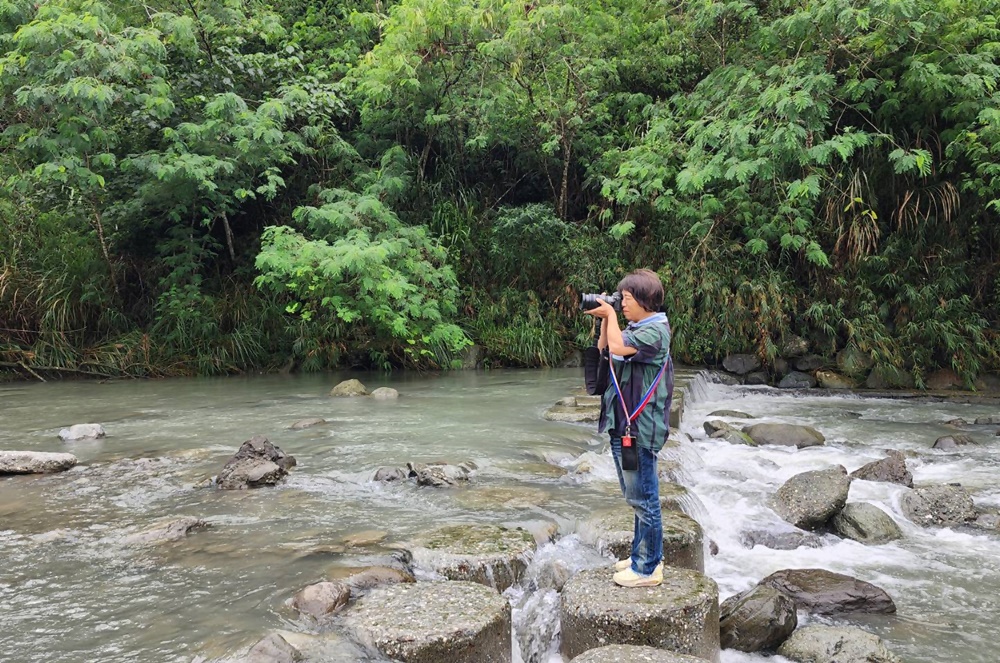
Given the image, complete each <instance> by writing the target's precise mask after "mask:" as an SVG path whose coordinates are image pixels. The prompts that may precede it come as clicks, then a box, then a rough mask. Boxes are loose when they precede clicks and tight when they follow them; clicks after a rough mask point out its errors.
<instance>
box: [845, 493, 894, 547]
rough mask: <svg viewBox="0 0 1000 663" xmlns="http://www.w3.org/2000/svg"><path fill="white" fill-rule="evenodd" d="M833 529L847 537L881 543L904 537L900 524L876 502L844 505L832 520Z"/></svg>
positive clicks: (872, 543)
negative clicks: (876, 504)
mask: <svg viewBox="0 0 1000 663" xmlns="http://www.w3.org/2000/svg"><path fill="white" fill-rule="evenodd" d="M831 524H832V526H833V530H834V531H835V532H836V533H837V534H839V535H840V536H842V537H844V538H845V539H853V540H855V541H858V542H859V543H864V544H868V545H879V544H882V543H889V542H890V541H895V540H896V539H901V538H903V532H902V530H900V529H899V525H897V524H896V521H895V520H893V519H892V518H891V517H890V516H889V514H887V513H886V512H885V511H883V510H882V509H880V508H878V507H877V506H875V505H874V504H868V503H867V502H852V503H851V504H848V505H846V506H844V508H843V509H842V510H841V512H840V513H838V514H837V515H836V516H834V517H833V520H832V521H831Z"/></svg>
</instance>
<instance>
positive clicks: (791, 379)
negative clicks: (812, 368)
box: [778, 371, 816, 389]
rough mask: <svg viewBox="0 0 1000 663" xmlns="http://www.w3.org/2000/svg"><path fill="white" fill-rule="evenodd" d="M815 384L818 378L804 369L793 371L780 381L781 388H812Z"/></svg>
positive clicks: (779, 386)
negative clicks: (803, 370) (804, 371)
mask: <svg viewBox="0 0 1000 663" xmlns="http://www.w3.org/2000/svg"><path fill="white" fill-rule="evenodd" d="M815 386H816V378H814V377H813V376H812V375H810V374H809V373H803V372H802V371H792V372H791V373H789V374H788V375H786V376H785V377H783V378H781V382H779V383H778V388H779V389H810V388H812V387H815Z"/></svg>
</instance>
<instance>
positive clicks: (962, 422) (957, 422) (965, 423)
mask: <svg viewBox="0 0 1000 663" xmlns="http://www.w3.org/2000/svg"><path fill="white" fill-rule="evenodd" d="M944 425H945V426H968V425H969V422H968V421H966V420H965V419H962V418H961V417H959V418H958V419H949V420H948V421H946V422H944Z"/></svg>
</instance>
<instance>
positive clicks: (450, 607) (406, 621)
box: [343, 582, 511, 663]
mask: <svg viewBox="0 0 1000 663" xmlns="http://www.w3.org/2000/svg"><path fill="white" fill-rule="evenodd" d="M343 622H344V625H345V626H346V627H347V629H348V630H350V631H352V632H354V633H355V634H356V635H357V636H358V637H359V639H360V640H361V641H363V642H368V643H371V644H373V645H374V646H375V648H377V649H378V650H379V651H380V652H382V653H383V654H384V655H385V656H387V657H389V658H391V659H393V660H396V661H403V663H510V661H511V639H510V636H511V609H510V604H509V603H508V602H507V599H506V598H504V597H503V596H501V595H500V594H498V593H497V592H496V591H494V590H492V589H490V588H489V587H484V586H483V585H479V584H476V583H470V582H418V583H412V584H398V585H388V586H385V587H378V588H376V589H374V590H372V592H371V593H370V594H368V595H367V596H365V597H363V598H361V599H360V600H359V601H358V603H357V604H356V605H355V606H354V607H352V608H350V609H349V610H347V611H346V612H345V614H344V617H343Z"/></svg>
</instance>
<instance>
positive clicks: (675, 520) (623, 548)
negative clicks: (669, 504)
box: [579, 506, 705, 572]
mask: <svg viewBox="0 0 1000 663" xmlns="http://www.w3.org/2000/svg"><path fill="white" fill-rule="evenodd" d="M662 519H663V564H664V565H667V566H676V567H679V568H684V569H691V570H693V571H699V572H700V571H704V570H705V544H704V538H703V535H702V530H701V525H699V524H698V523H697V521H695V520H694V519H692V518H690V517H689V516H686V515H685V514H683V513H679V512H676V511H666V510H664V511H663V513H662ZM634 524H635V514H634V512H633V511H632V509H631V508H629V507H627V506H624V507H622V508H619V509H615V510H613V511H607V512H604V513H601V514H598V515H597V516H595V517H594V518H591V519H590V520H588V521H587V522H586V523H584V524H583V526H582V527H581V528H580V532H579V535H580V539H581V540H582V541H583V542H584V543H589V544H590V545H592V546H594V547H595V548H597V549H598V550H599V551H600V552H601V554H603V555H611V556H612V557H614V558H615V559H625V558H626V557H628V556H629V555H631V554H632V534H633V532H634Z"/></svg>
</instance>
